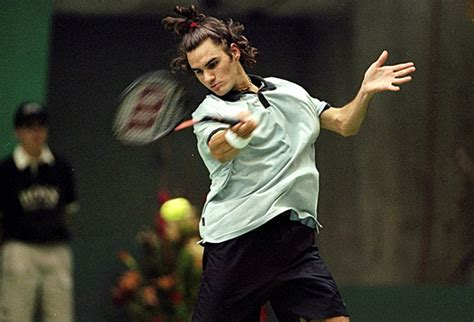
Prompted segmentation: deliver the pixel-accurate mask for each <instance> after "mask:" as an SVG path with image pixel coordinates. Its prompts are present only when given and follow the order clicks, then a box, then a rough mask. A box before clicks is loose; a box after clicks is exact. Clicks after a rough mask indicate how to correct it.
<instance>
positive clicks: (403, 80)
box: [392, 76, 411, 85]
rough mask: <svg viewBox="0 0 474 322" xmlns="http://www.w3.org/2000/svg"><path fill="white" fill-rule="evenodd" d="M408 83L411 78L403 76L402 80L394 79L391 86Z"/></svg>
mask: <svg viewBox="0 0 474 322" xmlns="http://www.w3.org/2000/svg"><path fill="white" fill-rule="evenodd" d="M409 81H411V76H405V77H402V78H395V80H394V81H393V82H392V84H396V85H401V84H405V83H408V82H409Z"/></svg>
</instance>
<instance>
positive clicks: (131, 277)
mask: <svg viewBox="0 0 474 322" xmlns="http://www.w3.org/2000/svg"><path fill="white" fill-rule="evenodd" d="M141 281H142V277H141V275H140V273H139V272H138V271H135V270H128V271H126V272H125V273H124V274H123V275H122V276H121V277H120V279H119V282H118V287H119V289H122V290H124V291H135V290H136V289H138V287H139V286H140V283H141Z"/></svg>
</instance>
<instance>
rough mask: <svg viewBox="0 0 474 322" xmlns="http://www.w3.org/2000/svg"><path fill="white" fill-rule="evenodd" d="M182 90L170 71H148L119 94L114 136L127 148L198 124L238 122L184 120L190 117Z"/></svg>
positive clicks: (212, 118)
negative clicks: (126, 145)
mask: <svg viewBox="0 0 474 322" xmlns="http://www.w3.org/2000/svg"><path fill="white" fill-rule="evenodd" d="M191 112H192V111H191V109H190V107H189V104H188V99H187V98H186V95H185V91H184V88H183V87H182V86H181V85H180V83H179V82H178V80H177V78H176V77H174V76H173V74H172V73H171V72H170V71H165V70H157V71H153V72H149V73H147V74H145V75H143V76H141V77H139V78H137V79H136V80H135V81H133V82H132V83H131V84H130V85H129V86H128V87H127V88H126V89H125V90H124V91H123V92H122V94H121V95H120V103H119V106H118V109H117V111H116V114H115V119H114V123H113V133H114V135H115V137H116V138H117V139H119V140H120V141H121V142H123V143H125V144H128V145H145V144H148V143H151V142H153V141H157V140H159V139H161V138H164V137H166V136H167V135H169V134H170V133H172V132H173V131H180V130H182V129H186V128H188V127H191V126H193V125H194V124H196V123H199V122H208V121H214V122H220V123H225V124H229V125H235V124H237V123H238V122H240V121H239V120H238V119H234V118H227V117H220V116H212V115H209V116H205V117H203V118H201V119H199V120H193V119H186V118H187V117H189V115H190V114H191Z"/></svg>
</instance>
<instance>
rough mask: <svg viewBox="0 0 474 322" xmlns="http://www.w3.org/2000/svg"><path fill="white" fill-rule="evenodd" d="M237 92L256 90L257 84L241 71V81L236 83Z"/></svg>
mask: <svg viewBox="0 0 474 322" xmlns="http://www.w3.org/2000/svg"><path fill="white" fill-rule="evenodd" d="M237 91H238V92H254V93H256V92H258V88H257V86H255V85H254V84H253V83H252V81H251V80H250V77H249V75H247V74H246V73H245V72H244V73H243V77H242V81H241V82H239V83H238V85H237Z"/></svg>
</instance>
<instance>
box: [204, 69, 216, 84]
mask: <svg viewBox="0 0 474 322" xmlns="http://www.w3.org/2000/svg"><path fill="white" fill-rule="evenodd" d="M215 78H216V77H215V75H214V73H212V72H210V71H204V81H205V82H206V83H207V84H212V82H213V81H214V79H215Z"/></svg>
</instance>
